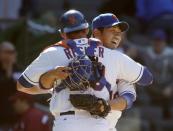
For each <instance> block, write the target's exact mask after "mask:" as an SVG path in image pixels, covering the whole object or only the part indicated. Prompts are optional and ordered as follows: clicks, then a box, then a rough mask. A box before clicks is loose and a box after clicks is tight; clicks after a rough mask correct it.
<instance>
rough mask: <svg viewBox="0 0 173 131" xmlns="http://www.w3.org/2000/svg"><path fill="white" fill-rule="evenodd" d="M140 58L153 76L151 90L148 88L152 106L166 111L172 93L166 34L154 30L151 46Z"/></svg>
mask: <svg viewBox="0 0 173 131" xmlns="http://www.w3.org/2000/svg"><path fill="white" fill-rule="evenodd" d="M140 56H141V58H142V59H143V60H144V62H145V64H146V65H147V66H148V67H149V68H150V70H151V72H152V74H153V76H154V82H153V88H148V89H149V93H150V97H151V98H152V102H153V104H157V105H161V106H163V107H164V108H165V110H166V109H168V108H169V107H168V106H170V104H171V101H172V92H173V82H172V78H173V61H172V58H173V49H172V48H170V47H168V46H167V43H166V34H165V33H164V32H163V31H162V30H155V31H154V32H153V33H152V46H151V47H149V48H148V49H147V50H145V51H144V52H143V53H141V55H140Z"/></svg>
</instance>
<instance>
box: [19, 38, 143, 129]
mask: <svg viewBox="0 0 173 131" xmlns="http://www.w3.org/2000/svg"><path fill="white" fill-rule="evenodd" d="M75 42H76V46H77V47H79V48H80V50H81V51H83V52H85V49H86V48H87V47H88V46H89V45H88V39H87V38H82V39H76V40H75ZM76 55H77V53H76V52H74V51H73V50H72V49H71V48H64V47H61V46H52V47H49V48H47V49H46V50H44V51H43V52H42V53H41V54H40V55H39V56H38V57H37V58H36V59H35V60H34V61H33V62H32V63H31V64H30V65H29V66H28V67H27V68H26V70H25V71H24V72H23V74H22V77H23V81H25V82H23V83H26V85H35V86H39V78H40V76H41V75H42V74H43V73H45V72H47V71H49V70H51V69H54V68H56V67H58V66H68V64H69V62H70V61H71V60H72V59H73V58H74V57H75V56H76ZM94 55H95V56H97V57H98V60H99V62H101V63H102V64H103V65H104V66H105V78H106V80H107V81H108V82H109V84H110V85H111V89H110V90H108V89H107V88H106V87H104V88H103V89H102V90H99V91H96V90H93V89H89V90H88V91H86V92H85V93H90V94H94V95H96V96H97V97H100V98H103V99H105V100H109V99H110V98H113V96H114V94H115V93H117V92H118V93H119V94H123V93H127V92H129V93H133V94H135V90H134V88H133V85H132V84H133V83H135V82H137V81H138V80H139V79H140V78H141V76H142V74H143V66H142V65H140V64H139V63H136V62H135V61H133V60H132V59H131V58H129V57H128V56H126V55H124V54H122V53H121V52H119V51H116V50H111V49H108V48H106V47H104V46H102V45H99V46H97V47H96V48H95V49H94ZM117 80H123V81H122V82H120V84H117ZM126 81H127V82H129V83H130V84H129V85H128V86H127V85H124V86H122V85H123V84H124V83H126V84H127V82H126ZM118 87H123V88H118ZM69 92H70V91H69V89H67V88H66V89H63V90H61V91H60V92H55V93H53V96H52V98H51V102H50V111H51V112H52V114H53V115H54V116H55V118H56V117H57V116H59V113H60V112H67V111H73V110H76V109H75V108H74V107H73V106H72V104H71V103H70V101H69ZM112 113H114V116H115V118H113V119H115V120H118V118H119V117H120V116H121V112H120V111H112ZM117 113H118V114H119V116H118V115H117ZM108 118H109V117H108ZM111 119H112V118H111ZM115 123H116V121H115ZM110 125H111V126H113V124H112V123H111V124H110ZM114 126H115V125H114Z"/></svg>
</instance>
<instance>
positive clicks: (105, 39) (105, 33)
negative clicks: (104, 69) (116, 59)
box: [94, 26, 122, 49]
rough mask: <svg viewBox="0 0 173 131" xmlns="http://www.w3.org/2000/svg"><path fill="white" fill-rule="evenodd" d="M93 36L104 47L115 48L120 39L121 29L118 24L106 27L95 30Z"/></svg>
mask: <svg viewBox="0 0 173 131" xmlns="http://www.w3.org/2000/svg"><path fill="white" fill-rule="evenodd" d="M94 36H95V37H96V38H98V39H100V40H101V41H102V43H103V45H104V46H105V47H107V48H110V49H115V48H117V47H118V46H119V43H120V41H121V37H122V31H121V29H120V28H119V27H118V26H114V27H108V28H103V30H102V31H101V30H98V31H96V32H95V33H94Z"/></svg>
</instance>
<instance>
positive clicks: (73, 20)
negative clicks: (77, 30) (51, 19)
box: [68, 15, 76, 25]
mask: <svg viewBox="0 0 173 131" xmlns="http://www.w3.org/2000/svg"><path fill="white" fill-rule="evenodd" d="M68 22H69V24H72V25H74V24H76V18H75V17H74V16H72V15H71V16H69V17H68Z"/></svg>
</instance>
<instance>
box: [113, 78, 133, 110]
mask: <svg viewBox="0 0 173 131" xmlns="http://www.w3.org/2000/svg"><path fill="white" fill-rule="evenodd" d="M117 88H118V94H119V97H117V98H115V99H113V100H111V101H110V105H111V109H113V110H121V111H122V110H125V109H129V108H131V106H132V105H133V102H134V101H135V100H136V91H135V87H134V85H133V84H131V83H129V82H127V81H124V80H120V81H119V82H118V84H117Z"/></svg>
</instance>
